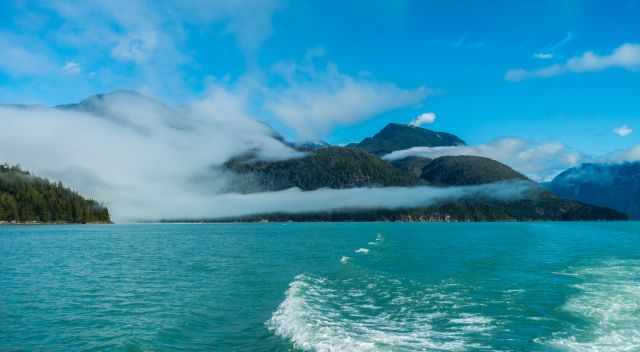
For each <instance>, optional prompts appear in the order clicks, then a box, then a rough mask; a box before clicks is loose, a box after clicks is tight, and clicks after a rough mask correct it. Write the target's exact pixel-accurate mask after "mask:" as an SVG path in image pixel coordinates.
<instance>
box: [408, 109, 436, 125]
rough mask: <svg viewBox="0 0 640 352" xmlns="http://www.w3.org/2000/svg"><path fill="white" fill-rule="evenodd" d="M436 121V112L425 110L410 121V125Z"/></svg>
mask: <svg viewBox="0 0 640 352" xmlns="http://www.w3.org/2000/svg"><path fill="white" fill-rule="evenodd" d="M435 121H436V114H435V113H433V112H425V113H422V114H420V115H418V117H416V118H415V119H413V121H411V122H410V123H409V125H410V126H415V127H420V126H422V125H425V124H432V123H434V122H435Z"/></svg>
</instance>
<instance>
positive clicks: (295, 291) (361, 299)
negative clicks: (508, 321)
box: [266, 273, 496, 352]
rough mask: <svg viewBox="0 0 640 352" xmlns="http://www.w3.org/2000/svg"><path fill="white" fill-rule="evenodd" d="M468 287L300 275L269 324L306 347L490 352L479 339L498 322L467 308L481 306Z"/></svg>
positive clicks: (369, 276) (326, 351)
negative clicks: (472, 296) (473, 298)
mask: <svg viewBox="0 0 640 352" xmlns="http://www.w3.org/2000/svg"><path fill="white" fill-rule="evenodd" d="M456 290H457V291H458V292H456ZM463 290H464V289H463V288H462V287H460V286H457V285H456V284H455V283H451V282H447V283H444V284H443V285H437V286H425V285H421V284H419V283H415V282H411V281H407V280H398V279H395V278H389V277H386V276H384V275H380V274H371V273H368V274H367V275H347V276H346V277H340V278H333V279H331V278H327V277H321V276H315V275H307V274H301V275H298V276H297V277H296V278H295V279H294V280H293V282H291V283H290V286H289V289H288V290H287V292H286V297H285V299H284V301H283V302H282V303H281V304H280V306H279V307H278V309H277V310H276V311H275V312H274V313H273V315H272V317H271V319H270V320H269V321H268V322H267V323H266V324H267V327H268V328H269V329H270V330H271V331H272V332H273V333H274V334H276V335H278V336H281V337H283V338H286V339H289V340H290V341H291V342H292V344H293V345H294V346H295V347H296V348H298V349H302V350H305V351H318V352H333V351H355V352H361V351H389V350H393V351H425V350H428V351H464V350H467V349H470V348H471V349H474V350H485V349H486V350H489V348H488V347H487V346H484V345H482V344H481V343H478V342H477V341H478V340H481V339H479V337H485V338H486V337H487V336H490V335H491V332H492V330H494V329H495V327H496V324H495V322H494V320H493V319H491V318H488V317H485V316H482V315H480V314H479V313H474V312H471V311H465V309H467V310H468V309H470V308H472V307H474V306H475V305H476V303H474V302H470V301H468V299H467V298H465V297H469V295H467V294H465V293H464V292H461V291H463ZM456 307H458V308H456ZM461 307H465V308H461Z"/></svg>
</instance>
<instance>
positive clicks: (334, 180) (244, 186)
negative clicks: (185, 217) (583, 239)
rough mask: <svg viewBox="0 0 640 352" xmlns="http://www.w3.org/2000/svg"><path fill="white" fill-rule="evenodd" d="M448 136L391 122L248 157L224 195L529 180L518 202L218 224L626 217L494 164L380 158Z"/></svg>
mask: <svg viewBox="0 0 640 352" xmlns="http://www.w3.org/2000/svg"><path fill="white" fill-rule="evenodd" d="M463 144H464V141H463V140H462V139H460V138H458V137H456V136H454V135H452V134H448V133H443V132H434V131H430V130H427V129H424V128H420V127H412V126H405V125H399V124H389V125H387V126H386V127H385V128H384V129H383V130H382V131H380V132H379V133H377V134H376V135H375V136H374V137H371V138H366V139H365V140H363V141H362V142H360V143H353V144H350V145H348V146H347V147H335V146H331V147H328V146H322V147H320V148H314V149H311V150H309V149H307V150H305V151H307V154H306V155H305V156H303V157H300V158H295V159H289V160H283V161H256V160H255V159H254V158H253V157H252V156H251V155H246V156H243V157H239V158H234V159H231V160H229V161H228V162H227V163H225V165H224V167H225V169H226V170H227V171H229V172H232V173H233V174H235V177H233V178H232V179H233V182H232V184H230V185H229V186H228V188H227V191H228V192H240V193H254V192H266V191H278V190H284V189H288V188H292V187H298V188H300V189H302V190H305V191H311V190H317V189H321V188H333V189H345V188H353V187H390V186H403V187H411V186H435V187H452V186H472V185H483V184H491V183H496V182H509V181H511V182H517V181H519V182H526V183H529V184H530V187H531V190H530V191H529V192H528V193H527V195H526V196H525V197H524V198H523V199H512V200H508V199H507V200H499V199H494V198H490V197H480V196H471V197H465V198H461V199H456V200H452V201H448V202H439V203H438V204H436V205H430V206H425V207H418V208H403V209H338V210H334V211H330V212H319V213H312V214H311V213H307V214H283V213H272V214H257V215H251V216H245V217H238V218H225V219H217V220H219V221H259V220H271V221H287V220H293V221H371V220H391V221H396V220H402V221H497V220H505V221H510V220H622V219H625V218H626V216H625V215H624V214H621V213H619V212H617V211H614V210H611V209H607V208H605V207H598V206H591V205H588V204H584V203H581V202H576V201H572V200H563V199H560V198H559V197H557V196H556V195H554V194H552V193H551V192H549V191H547V190H545V189H544V188H542V187H540V186H539V185H538V184H537V183H535V182H533V181H531V180H529V179H528V178H527V177H526V176H524V175H522V174H520V173H518V172H516V171H515V170H513V169H511V168H510V167H508V166H506V165H504V164H501V163H499V162H497V161H495V160H492V159H488V158H483V157H477V156H445V157H440V158H436V159H428V158H421V157H407V158H404V159H399V160H394V161H391V162H389V161H387V160H384V159H382V158H381V156H382V155H384V154H386V153H390V152H393V151H397V150H402V149H407V148H412V147H436V146H457V145H463Z"/></svg>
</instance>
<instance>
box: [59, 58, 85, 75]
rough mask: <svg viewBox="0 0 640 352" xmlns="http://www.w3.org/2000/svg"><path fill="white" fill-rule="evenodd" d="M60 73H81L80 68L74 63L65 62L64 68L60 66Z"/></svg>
mask: <svg viewBox="0 0 640 352" xmlns="http://www.w3.org/2000/svg"><path fill="white" fill-rule="evenodd" d="M62 71H63V72H64V73H66V74H69V75H77V74H78V73H80V72H82V67H81V66H80V64H79V63H77V62H75V61H67V62H66V63H65V64H64V66H62Z"/></svg>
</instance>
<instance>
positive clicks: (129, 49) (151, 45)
mask: <svg viewBox="0 0 640 352" xmlns="http://www.w3.org/2000/svg"><path fill="white" fill-rule="evenodd" d="M157 45H158V38H157V35H156V33H155V32H154V31H147V32H142V33H136V34H131V35H128V36H125V37H122V38H120V39H119V40H118V43H117V44H116V46H115V47H114V48H113V50H112V51H111V55H112V56H113V57H114V58H116V59H119V60H123V61H135V62H138V63H142V62H144V61H145V60H146V59H147V58H148V57H149V56H151V55H152V54H153V50H154V49H156V47H157Z"/></svg>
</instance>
